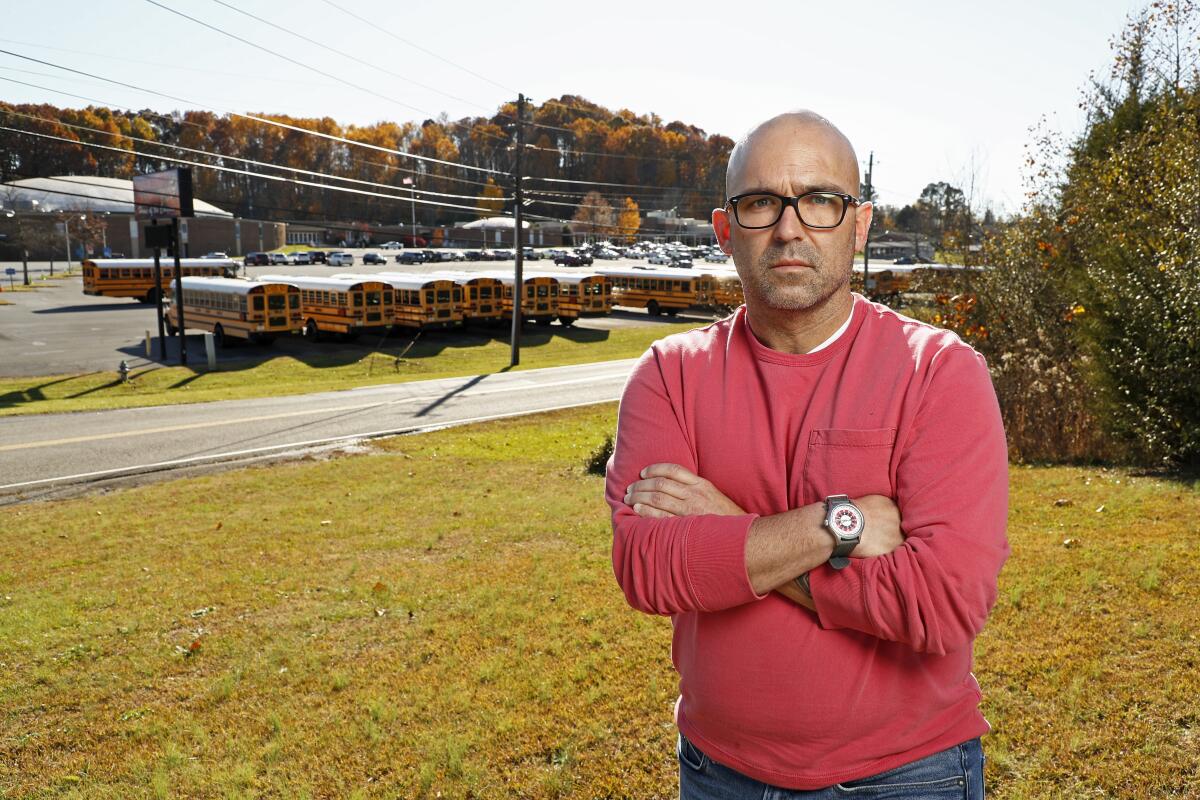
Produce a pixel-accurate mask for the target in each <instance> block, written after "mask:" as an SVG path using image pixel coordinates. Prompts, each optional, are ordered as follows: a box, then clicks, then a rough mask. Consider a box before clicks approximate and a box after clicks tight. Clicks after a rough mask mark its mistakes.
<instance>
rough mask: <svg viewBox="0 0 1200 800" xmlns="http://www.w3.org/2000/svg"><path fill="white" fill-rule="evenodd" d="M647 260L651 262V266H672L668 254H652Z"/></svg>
mask: <svg viewBox="0 0 1200 800" xmlns="http://www.w3.org/2000/svg"><path fill="white" fill-rule="evenodd" d="M646 260H647V261H649V262H650V263H651V264H670V263H671V257H670V256H669V255H667V254H666V253H651V254H650V257H649V258H647V259H646Z"/></svg>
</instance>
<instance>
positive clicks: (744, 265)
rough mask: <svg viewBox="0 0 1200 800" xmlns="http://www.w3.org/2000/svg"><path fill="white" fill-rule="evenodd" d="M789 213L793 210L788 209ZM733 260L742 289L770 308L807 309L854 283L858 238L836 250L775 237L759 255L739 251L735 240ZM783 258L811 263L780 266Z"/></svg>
mask: <svg viewBox="0 0 1200 800" xmlns="http://www.w3.org/2000/svg"><path fill="white" fill-rule="evenodd" d="M786 213H789V214H790V213H793V212H791V211H788V212H786ZM732 244H733V263H734V266H736V267H737V271H738V275H739V276H740V277H741V279H742V289H743V292H745V293H746V294H748V295H753V296H754V297H756V298H757V299H759V300H760V301H761V302H762V303H763V304H764V305H766V306H767V307H768V308H773V309H776V310H779V311H807V310H808V309H810V308H813V307H815V306H818V305H820V304H822V303H824V302H825V301H827V300H828V299H829V298H830V297H833V296H834V295H835V294H837V293H838V292H839V291H842V290H843V289H844V288H845V287H846V285H847V284H849V283H850V269H851V267H852V265H853V259H854V240H853V238H850V239H848V240H847V241H846V242H845V243H844V246H843V247H841V248H839V249H838V250H837V251H835V252H832V253H831V252H825V253H821V252H819V251H818V250H817V249H816V248H815V247H813V246H812V245H810V244H809V243H808V242H801V241H795V240H793V241H789V242H775V241H772V242H771V243H770V244H769V245H767V247H766V249H765V250H763V251H762V252H761V253H758V254H757V255H755V254H751V253H743V252H739V250H740V249H742V248H743V247H744V243H742V245H741V246H739V243H738V241H737V238H736V237H735V239H734V241H733V243H732ZM780 261H803V262H804V263H805V264H808V265H809V266H807V267H785V268H777V267H776V266H775V265H776V264H778V263H779V262H780Z"/></svg>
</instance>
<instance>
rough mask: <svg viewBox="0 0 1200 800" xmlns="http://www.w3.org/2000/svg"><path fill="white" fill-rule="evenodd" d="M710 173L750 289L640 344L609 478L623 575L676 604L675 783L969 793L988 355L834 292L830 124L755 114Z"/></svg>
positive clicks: (753, 791)
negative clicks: (732, 305)
mask: <svg viewBox="0 0 1200 800" xmlns="http://www.w3.org/2000/svg"><path fill="white" fill-rule="evenodd" d="M726 185H727V191H728V196H729V199H728V201H727V202H726V205H725V206H724V207H723V208H720V209H717V210H715V211H714V212H713V227H714V229H715V231H716V236H717V240H718V242H719V243H720V246H721V248H722V250H724V251H725V252H726V253H728V254H730V255H732V256H733V260H734V263H735V265H736V266H737V270H738V273H739V275H740V276H741V279H742V285H743V289H744V294H745V299H746V303H745V305H744V306H743V307H741V308H739V309H738V310H737V311H736V312H735V313H734V314H733V315H731V316H730V317H728V318H726V319H723V320H721V321H719V322H715V323H713V324H712V325H709V326H707V327H705V328H700V329H698V330H694V331H689V332H687V333H682V334H676V335H674V336H670V337H668V338H666V339H664V340H662V341H659V342H656V343H655V344H654V345H653V346H652V347H651V348H650V350H649V351H648V352H647V353H646V354H645V355H644V356H643V357H642V359H641V360H640V361H639V363H638V364H637V366H636V367H635V369H634V371H633V374H632V375H631V377H630V380H629V383H628V385H627V386H626V388H625V394H624V397H623V398H622V401H621V410H620V418H619V424H618V431H617V444H616V448H615V451H614V454H613V458H612V460H611V462H610V464H609V469H608V481H607V500H608V502H609V504H610V506H611V507H612V509H613V534H614V535H613V567H614V570H615V572H616V577H617V581H618V583H619V584H620V585H621V588H622V589H623V590H624V592H625V595H626V597H627V599H628V601H629V603H630V604H631V605H632V606H633V607H634V608H636V609H638V610H641V611H644V612H647V613H653V614H664V615H670V616H671V618H672V622H673V626H674V639H673V644H672V660H673V662H674V665H675V668H676V670H677V671H678V672H679V677H680V697H679V700H678V702H677V703H676V707H675V716H676V723H677V725H678V727H679V731H680V736H679V743H678V756H679V762H680V796H681V797H683V798H693V797H694V798H701V797H722V798H727V797H728V798H733V797H754V798H761V797H806V798H823V797H844V796H847V794H846V791H845V790H846V789H848V788H852V789H858V790H859V791H858V792H857V793H856V794H854V795H852V796H882V795H877V794H872V793H878V792H883V793H885V794H886V796H887V797H920V798H933V797H956V798H971V800H976V798H982V797H983V753H982V749H981V745H980V738H979V737H980V736H981V735H982V734H984V733H986V732H987V731H988V730H989V726H988V723H987V722H986V720H985V719H984V718H983V716H982V714H981V713H980V711H979V700H980V691H979V686H978V684H977V683H976V681H975V678H974V676H972V675H971V660H972V645H973V642H974V639H975V636H976V635H977V634H978V633H979V631H980V630H981V629H982V627H983V624H984V622H985V620H986V618H987V613H988V611H989V609H990V608H991V606H992V604H993V602H994V601H995V598H996V578H997V575H998V573H999V571H1000V567H1001V565H1002V564H1003V563H1004V560H1005V559H1006V558H1007V556H1008V544H1007V541H1006V537H1005V517H1006V513H1007V503H1008V482H1007V481H1008V468H1007V454H1006V447H1005V438H1004V431H1003V429H1002V427H1001V421H1000V413H999V408H998V406H997V403H996V396H995V392H994V391H993V389H992V385H991V381H990V378H989V376H988V372H987V368H986V366H985V364H984V362H983V359H982V357H981V356H980V355H979V354H978V353H976V352H975V351H974V350H972V349H971V348H970V347H968V346H967V345H965V344H964V343H963V342H962V341H961V340H960V339H959V338H958V337H957V336H955V335H954V334H953V333H950V332H948V331H944V330H940V329H937V328H934V327H931V326H928V325H924V324H922V323H919V322H916V321H914V320H910V319H907V318H905V317H902V316H900V315H898V314H896V313H894V312H893V311H891V310H890V309H888V308H886V307H884V306H880V305H875V304H873V303H870V302H868V301H867V300H865V299H864V298H863V297H861V296H859V295H855V294H852V293H851V292H850V289H849V281H850V274H851V269H852V264H853V254H854V252H855V251H856V250H858V249H860V248H861V247H862V246H863V244H864V242H865V241H866V236H867V230H868V228H869V226H870V222H871V206H870V204H869V203H867V202H864V201H861V200H859V199H858V198H857V197H856V196H855V195H856V193H857V191H858V188H859V183H858V159H857V157H856V156H855V153H854V149H853V148H852V147H851V145H850V143H849V141H848V140H847V139H846V137H845V136H843V135H842V134H841V132H840V131H838V130H837V128H835V127H834V126H833V125H832V124H830V123H829V122H828V121H827V120H825V119H823V118H821V117H819V116H817V115H816V114H813V113H812V112H794V113H788V114H783V115H780V116H778V117H776V118H774V119H772V120H769V121H767V122H765V123H763V124H762V125H760V126H758V127H757V128H755V129H754V130H753V131H751V133H750V134H749V135H748V136H747V137H746V138H745V139H744V140H743V141H742V142H740V143H739V144H738V145H737V146H736V147H735V148H734V150H733V153H732V154H731V155H730V159H729V166H728V171H727V174H726ZM867 787H870V788H867Z"/></svg>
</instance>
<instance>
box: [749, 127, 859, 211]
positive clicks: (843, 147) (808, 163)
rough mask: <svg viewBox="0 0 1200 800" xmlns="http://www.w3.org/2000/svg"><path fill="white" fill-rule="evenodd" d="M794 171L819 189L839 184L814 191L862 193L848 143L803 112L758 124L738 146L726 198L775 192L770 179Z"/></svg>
mask: <svg viewBox="0 0 1200 800" xmlns="http://www.w3.org/2000/svg"><path fill="white" fill-rule="evenodd" d="M796 166H802V167H804V171H805V172H811V173H812V176H813V178H814V180H816V181H817V182H818V183H820V182H833V183H834V184H835V186H831V187H817V186H814V187H813V188H837V189H839V190H840V191H843V192H846V193H847V194H852V195H857V194H858V192H859V182H858V181H859V173H858V155H857V154H856V153H855V152H854V146H853V145H852V144H850V140H849V139H847V138H846V135H845V134H843V133H842V132H841V131H840V130H838V129H837V126H835V125H834V124H833V123H832V122H830V121H829V120H827V119H825V118H824V117H822V116H821V115H820V114H817V113H816V112H814V111H808V110H800V111H788V112H785V113H783V114H780V115H778V116H776V117H772V118H771V119H769V120H767V121H766V122H763V123H760V124H759V125H757V126H756V127H754V128H752V129H751V130H750V132H749V133H747V134H746V136H745V137H744V138H743V139H742V140H741V141H740V142H738V143H737V144H736V145H734V147H733V152H731V153H730V154H729V165H728V167H726V169H725V193H726V194H725V196H726V197H733V196H734V195H737V194H741V193H743V192H747V191H753V190H755V189H772V187H771V186H770V185H767V184H768V183H769V182H770V181H771V180H772V178H771V176H770V173H772V172H783V171H785V170H787V169H789V168H791V167H796ZM775 180H778V178H775ZM775 191H778V190H775ZM781 193H782V192H781Z"/></svg>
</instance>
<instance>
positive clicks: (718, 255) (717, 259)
mask: <svg viewBox="0 0 1200 800" xmlns="http://www.w3.org/2000/svg"><path fill="white" fill-rule="evenodd" d="M704 260H705V261H707V262H709V263H710V264H724V263H725V262H726V261H728V260H729V256H727V255H725V254H724V253H722V252H721V251H720V250H709V251H708V255H706V256H705V257H704Z"/></svg>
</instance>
